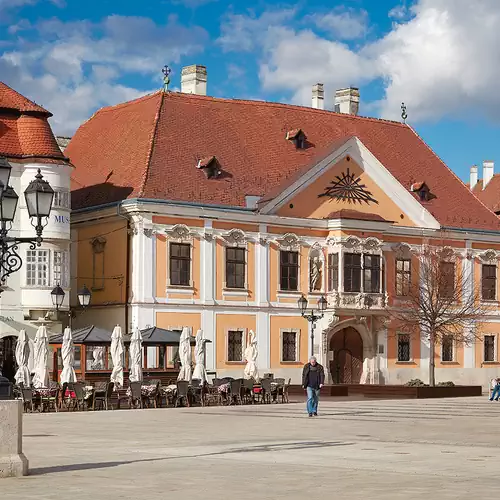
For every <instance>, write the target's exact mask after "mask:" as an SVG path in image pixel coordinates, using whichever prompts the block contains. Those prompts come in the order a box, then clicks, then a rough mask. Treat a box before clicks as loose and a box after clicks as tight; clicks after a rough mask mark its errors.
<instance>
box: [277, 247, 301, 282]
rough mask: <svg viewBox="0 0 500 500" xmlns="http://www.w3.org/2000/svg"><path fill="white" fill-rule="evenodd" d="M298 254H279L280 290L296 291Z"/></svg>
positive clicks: (283, 252)
mask: <svg viewBox="0 0 500 500" xmlns="http://www.w3.org/2000/svg"><path fill="white" fill-rule="evenodd" d="M298 278H299V252H286V251H283V250H282V251H281V252H280V289H281V290H292V291H293V290H298V286H299V279H298Z"/></svg>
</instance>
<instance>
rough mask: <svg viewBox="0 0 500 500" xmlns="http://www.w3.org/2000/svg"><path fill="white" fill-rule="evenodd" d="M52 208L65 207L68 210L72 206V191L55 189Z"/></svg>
mask: <svg viewBox="0 0 500 500" xmlns="http://www.w3.org/2000/svg"><path fill="white" fill-rule="evenodd" d="M61 201H62V203H61ZM52 208H64V209H67V210H69V209H70V208H71V193H70V191H69V190H68V189H54V201H53V203H52Z"/></svg>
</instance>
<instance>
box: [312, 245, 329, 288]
mask: <svg viewBox="0 0 500 500" xmlns="http://www.w3.org/2000/svg"><path fill="white" fill-rule="evenodd" d="M324 262H325V258H324V255H323V251H322V248H321V245H319V244H317V243H315V244H314V245H313V247H312V248H311V251H310V252H309V290H310V291H311V292H320V291H321V290H322V289H323V269H324Z"/></svg>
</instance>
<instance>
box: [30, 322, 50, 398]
mask: <svg viewBox="0 0 500 500" xmlns="http://www.w3.org/2000/svg"><path fill="white" fill-rule="evenodd" d="M34 358H35V359H34V373H35V374H34V376H33V387H35V388H37V389H41V388H43V387H47V386H48V385H49V369H48V366H47V364H48V360H49V337H48V335H47V328H45V326H39V327H38V330H37V331H36V335H35V356H34Z"/></svg>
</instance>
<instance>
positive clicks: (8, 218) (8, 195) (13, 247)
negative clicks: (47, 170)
mask: <svg viewBox="0 0 500 500" xmlns="http://www.w3.org/2000/svg"><path fill="white" fill-rule="evenodd" d="M11 171H12V167H11V165H10V163H9V162H8V161H7V159H6V158H4V157H3V156H0V252H1V254H0V285H4V284H5V282H6V281H7V278H8V277H9V276H10V275H11V274H12V273H15V272H17V271H19V269H21V266H22V264H23V261H22V259H21V257H20V255H19V253H18V250H19V245H20V244H21V243H28V244H29V246H30V250H34V249H35V248H36V247H37V246H40V244H41V243H42V241H43V239H42V232H43V229H44V227H45V226H46V225H47V223H48V220H49V219H48V218H49V216H50V211H51V210H52V201H53V199H54V190H53V189H52V187H51V186H50V184H49V183H48V182H47V181H46V180H44V179H43V176H42V174H41V172H40V169H38V173H37V174H36V175H35V179H34V180H32V181H31V182H30V183H29V185H28V187H27V188H26V190H25V191H24V198H25V201H26V208H27V210H28V214H29V216H30V219H31V225H32V226H33V227H34V228H35V235H36V236H35V237H13V236H9V231H10V230H11V229H12V223H13V221H14V218H15V216H16V209H17V203H18V201H19V196H18V195H17V193H16V192H15V191H14V189H13V188H12V186H10V185H9V181H10V174H11ZM1 292H2V288H1V286H0V293H1Z"/></svg>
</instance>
